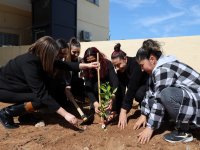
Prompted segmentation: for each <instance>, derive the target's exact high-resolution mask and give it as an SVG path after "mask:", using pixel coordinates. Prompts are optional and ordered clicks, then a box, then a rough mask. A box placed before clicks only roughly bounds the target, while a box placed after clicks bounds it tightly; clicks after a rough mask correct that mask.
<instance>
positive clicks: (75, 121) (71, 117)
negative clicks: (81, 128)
mask: <svg viewBox="0 0 200 150" xmlns="http://www.w3.org/2000/svg"><path fill="white" fill-rule="evenodd" d="M65 119H66V120H67V121H68V122H69V123H71V124H72V125H75V126H77V125H78V119H77V118H76V117H75V116H74V115H72V114H70V113H68V114H66V115H65Z"/></svg>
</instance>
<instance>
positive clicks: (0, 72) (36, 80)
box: [0, 52, 79, 111]
mask: <svg viewBox="0 0 200 150" xmlns="http://www.w3.org/2000/svg"><path fill="white" fill-rule="evenodd" d="M54 65H55V67H58V68H61V69H65V68H66V67H68V68H69V69H76V70H78V69H79V64H78V63H76V64H74V63H66V62H62V61H55V63H54ZM46 76H47V73H46V72H44V70H43V68H42V63H41V61H40V58H39V57H38V56H35V55H33V54H31V53H29V52H28V53H25V54H22V55H20V56H17V57H16V58H14V59H12V60H10V61H9V62H8V63H7V64H6V65H5V66H3V67H2V68H1V69H0V89H4V90H8V91H12V92H16V94H17V93H31V92H32V93H33V94H35V96H36V97H37V98H38V100H39V101H40V102H41V103H42V104H44V105H47V106H48V107H49V108H50V109H52V110H53V111H56V110H58V109H59V107H60V105H59V104H58V103H57V102H56V101H55V100H54V99H53V98H52V96H51V95H49V94H48V91H47V88H46V85H45V83H44V81H45V78H46Z"/></svg>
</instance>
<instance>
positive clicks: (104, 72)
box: [83, 47, 118, 121]
mask: <svg viewBox="0 0 200 150" xmlns="http://www.w3.org/2000/svg"><path fill="white" fill-rule="evenodd" d="M97 53H99V63H100V84H102V83H106V82H109V84H110V86H111V87H112V89H113V90H114V89H116V88H118V78H117V75H116V73H115V70H114V67H113V65H112V63H111V62H110V61H109V60H108V59H106V56H105V55H104V54H103V53H101V52H100V51H99V50H98V49H97V48H96V47H91V48H88V49H87V50H86V51H85V54H84V57H83V60H84V63H91V62H95V61H97ZM84 77H85V90H86V95H87V96H88V98H89V99H90V101H91V103H92V105H93V106H92V107H94V108H91V109H94V110H95V112H96V113H100V111H99V107H100V105H99V100H98V78H97V71H96V70H95V69H85V70H84ZM113 103H115V95H114V96H113V98H112V99H111V101H110V105H109V108H108V109H110V111H111V115H110V116H109V118H108V121H109V120H111V119H113V117H114V116H115V114H116V112H114V111H112V105H113Z"/></svg>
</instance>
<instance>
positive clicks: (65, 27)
mask: <svg viewBox="0 0 200 150" xmlns="http://www.w3.org/2000/svg"><path fill="white" fill-rule="evenodd" d="M43 35H50V36H52V37H54V38H64V39H66V40H68V39H69V38H70V37H72V36H76V37H77V38H78V39H79V40H80V41H105V40H108V39H109V1H107V0H103V1H102V0H101V1H100V0H0V46H4V45H28V44H31V43H32V42H33V41H35V40H36V39H38V38H39V37H41V36H43Z"/></svg>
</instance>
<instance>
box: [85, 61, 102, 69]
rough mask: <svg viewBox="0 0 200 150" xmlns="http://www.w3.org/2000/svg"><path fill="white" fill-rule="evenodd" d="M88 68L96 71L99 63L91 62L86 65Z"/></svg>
mask: <svg viewBox="0 0 200 150" xmlns="http://www.w3.org/2000/svg"><path fill="white" fill-rule="evenodd" d="M88 68H89V69H92V68H94V69H98V68H100V63H98V62H91V63H89V64H88Z"/></svg>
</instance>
